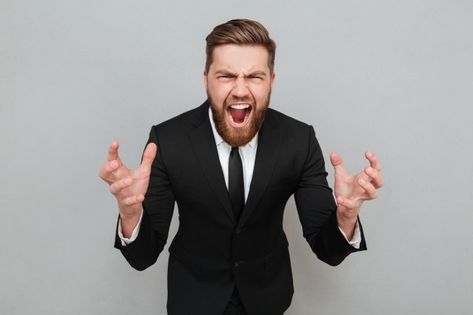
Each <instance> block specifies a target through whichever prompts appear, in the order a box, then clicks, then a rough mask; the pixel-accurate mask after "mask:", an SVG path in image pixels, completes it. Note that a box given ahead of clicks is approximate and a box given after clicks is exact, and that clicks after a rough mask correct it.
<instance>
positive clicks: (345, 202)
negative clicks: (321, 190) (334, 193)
mask: <svg viewBox="0 0 473 315" xmlns="http://www.w3.org/2000/svg"><path fill="white" fill-rule="evenodd" d="M337 203H338V205H339V206H343V207H345V208H348V209H356V208H358V207H359V202H358V201H356V200H352V199H347V198H343V197H338V198H337Z"/></svg>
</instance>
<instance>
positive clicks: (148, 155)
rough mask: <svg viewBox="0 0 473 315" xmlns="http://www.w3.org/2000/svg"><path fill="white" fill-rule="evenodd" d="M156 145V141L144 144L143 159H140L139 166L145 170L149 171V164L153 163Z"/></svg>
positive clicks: (156, 149)
mask: <svg viewBox="0 0 473 315" xmlns="http://www.w3.org/2000/svg"><path fill="white" fill-rule="evenodd" d="M157 151H158V147H157V146H156V143H153V142H150V143H148V145H147V146H146V149H145V152H144V153H143V160H142V161H141V168H142V169H143V170H144V171H146V172H150V171H151V165H152V164H153V161H154V158H155V157H156V152H157Z"/></svg>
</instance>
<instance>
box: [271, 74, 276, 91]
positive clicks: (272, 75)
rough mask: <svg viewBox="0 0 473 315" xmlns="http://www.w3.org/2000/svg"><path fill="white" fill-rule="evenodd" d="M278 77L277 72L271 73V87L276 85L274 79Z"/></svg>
mask: <svg viewBox="0 0 473 315" xmlns="http://www.w3.org/2000/svg"><path fill="white" fill-rule="evenodd" d="M275 79H276V73H274V72H273V73H271V89H272V88H273V85H274V80H275Z"/></svg>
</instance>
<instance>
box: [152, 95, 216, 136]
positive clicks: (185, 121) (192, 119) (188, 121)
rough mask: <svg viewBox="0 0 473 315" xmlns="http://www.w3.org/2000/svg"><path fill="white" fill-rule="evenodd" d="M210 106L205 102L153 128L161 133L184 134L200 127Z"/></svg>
mask: <svg viewBox="0 0 473 315" xmlns="http://www.w3.org/2000/svg"><path fill="white" fill-rule="evenodd" d="M207 110H208V105H207V103H206V102H204V103H203V104H202V105H200V106H198V107H195V108H193V109H190V110H187V111H185V112H183V113H181V114H179V115H177V116H174V117H172V118H170V119H167V120H165V121H163V122H161V123H159V124H157V125H154V126H153V128H154V129H156V130H159V131H161V132H172V133H182V132H186V131H187V130H189V129H192V128H195V127H196V126H198V125H199V124H200V123H201V122H202V121H203V120H204V119H205V118H206V116H205V114H206V113H207Z"/></svg>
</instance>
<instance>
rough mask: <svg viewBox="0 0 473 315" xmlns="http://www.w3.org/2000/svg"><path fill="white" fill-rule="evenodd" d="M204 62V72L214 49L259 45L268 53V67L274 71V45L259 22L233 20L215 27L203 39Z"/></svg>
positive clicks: (209, 63) (211, 58) (210, 60)
mask: <svg viewBox="0 0 473 315" xmlns="http://www.w3.org/2000/svg"><path fill="white" fill-rule="evenodd" d="M205 40H206V42H207V45H206V47H205V54H206V61H205V71H208V70H209V67H210V65H211V64H212V61H213V51H214V49H215V47H217V46H220V45H226V44H235V45H261V46H263V47H264V48H266V50H267V51H268V54H269V58H268V66H269V69H270V71H271V73H272V72H273V70H274V58H275V55H276V43H275V42H274V41H273V40H272V39H271V38H270V37H269V33H268V30H267V29H266V28H265V27H264V26H263V25H262V24H261V23H259V22H257V21H253V20H248V19H235V20H230V21H228V22H225V23H223V24H220V25H217V26H216V27H215V28H214V29H213V30H212V32H210V34H209V35H208V36H207V37H206V38H205Z"/></svg>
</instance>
